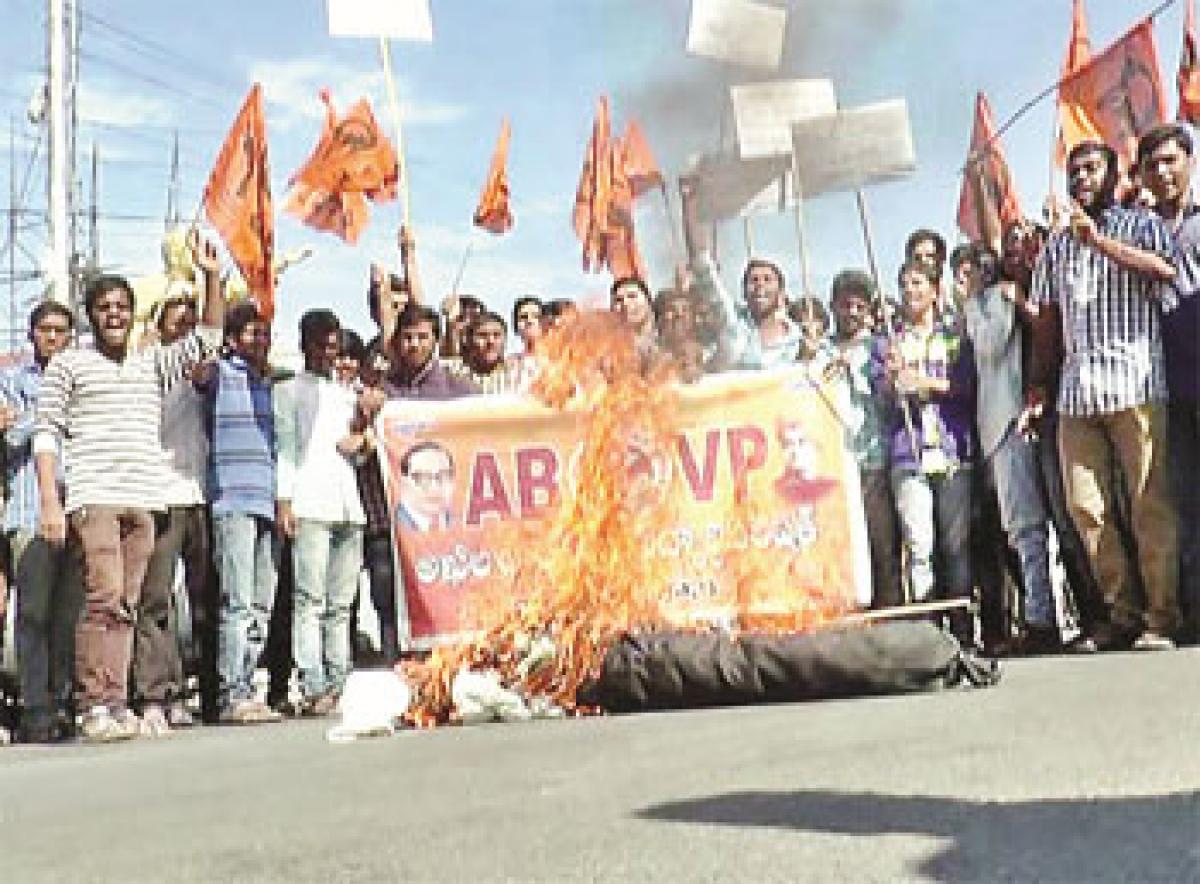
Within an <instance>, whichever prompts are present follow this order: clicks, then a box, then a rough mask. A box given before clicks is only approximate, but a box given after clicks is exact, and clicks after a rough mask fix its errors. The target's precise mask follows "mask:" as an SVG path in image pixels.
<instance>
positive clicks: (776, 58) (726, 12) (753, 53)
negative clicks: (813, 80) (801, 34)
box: [687, 0, 787, 70]
mask: <svg viewBox="0 0 1200 884" xmlns="http://www.w3.org/2000/svg"><path fill="white" fill-rule="evenodd" d="M786 27H787V10H785V9H780V8H778V7H775V6H768V5H767V4H765V3H755V2H753V0H692V16H691V20H690V21H689V23H688V36H687V51H688V52H690V53H692V54H693V55H700V56H704V57H705V58H715V59H717V60H718V61H726V62H730V63H732V64H738V65H743V66H745V67H751V68H762V69H765V70H775V69H776V68H778V67H779V62H780V60H781V59H782V57H783V36H784V31H785V29H786Z"/></svg>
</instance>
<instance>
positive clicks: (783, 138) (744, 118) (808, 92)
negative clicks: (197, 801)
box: [729, 80, 838, 159]
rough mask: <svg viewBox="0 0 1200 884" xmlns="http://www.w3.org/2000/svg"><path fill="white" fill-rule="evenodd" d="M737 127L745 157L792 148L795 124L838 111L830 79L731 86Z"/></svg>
mask: <svg viewBox="0 0 1200 884" xmlns="http://www.w3.org/2000/svg"><path fill="white" fill-rule="evenodd" d="M729 98H730V101H731V102H732V103H733V121H734V128H735V129H736V131H737V142H738V155H739V156H741V157H742V159H751V158H753V157H768V156H778V155H780V154H790V153H791V152H792V124H793V123H797V122H799V121H800V120H807V119H811V118H812V117H824V116H829V115H830V114H836V113H837V109H838V108H837V95H836V94H835V93H834V91H833V83H832V82H831V81H829V80H776V81H773V82H770V83H746V84H744V85H741V86H732V87H730V89H729Z"/></svg>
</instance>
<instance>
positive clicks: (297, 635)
mask: <svg viewBox="0 0 1200 884" xmlns="http://www.w3.org/2000/svg"><path fill="white" fill-rule="evenodd" d="M292 562H293V567H294V569H295V572H296V595H295V599H296V602H295V612H294V613H293V615H292V616H293V620H292V653H293V655H294V656H295V658H296V667H297V668H298V669H299V670H300V690H301V692H302V693H303V694H304V698H305V699H306V700H313V699H316V698H317V697H319V696H321V695H322V694H326V693H340V692H341V690H342V687H343V686H344V685H345V683H346V677H347V676H348V675H349V674H350V608H351V606H352V605H353V604H354V593H355V590H356V589H357V587H358V574H359V572H360V571H361V570H362V564H363V528H362V526H361V525H351V524H346V523H330V522H317V521H314V520H312V519H297V520H296V536H295V539H294V541H293V544H292Z"/></svg>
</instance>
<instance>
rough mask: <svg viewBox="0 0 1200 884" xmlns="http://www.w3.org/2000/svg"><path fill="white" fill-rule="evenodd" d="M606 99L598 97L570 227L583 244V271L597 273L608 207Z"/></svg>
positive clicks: (609, 170)
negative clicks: (571, 226) (572, 227)
mask: <svg viewBox="0 0 1200 884" xmlns="http://www.w3.org/2000/svg"><path fill="white" fill-rule="evenodd" d="M610 140H611V125H610V122H609V118H608V98H607V97H605V96H601V98H600V102H599V104H598V105H597V107H596V119H595V120H594V121H593V122H592V136H591V138H589V139H588V143H587V149H586V150H585V151H584V155H583V169H582V170H581V171H580V173H579V186H578V187H577V188H576V190H575V211H574V214H573V219H572V221H573V224H574V227H575V235H576V236H578V237H579V242H580V243H581V244H582V245H583V269H584V270H592V269H596V270H599V269H600V267H601V265H602V263H603V262H602V256H603V253H604V239H605V237H606V236H607V234H608V226H609V215H610V213H611V208H612V145H611V144H610V143H609V142H610Z"/></svg>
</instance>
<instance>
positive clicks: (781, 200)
mask: <svg viewBox="0 0 1200 884" xmlns="http://www.w3.org/2000/svg"><path fill="white" fill-rule="evenodd" d="M790 162H791V158H790V157H788V156H783V157H761V158H758V159H753V160H739V159H737V158H735V157H705V158H704V159H703V160H702V161H701V162H700V163H699V164H698V165H697V167H696V170H695V174H696V193H697V199H696V211H697V214H698V215H699V216H700V219H701V220H703V221H724V220H726V219H729V218H737V217H745V216H748V215H766V214H777V213H779V212H783V211H786V210H787V209H788V208H790V207H792V206H794V205H795V199H794V198H793V196H792V193H793V188H792V186H791V178H792V175H791V169H790V168H789V164H790Z"/></svg>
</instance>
